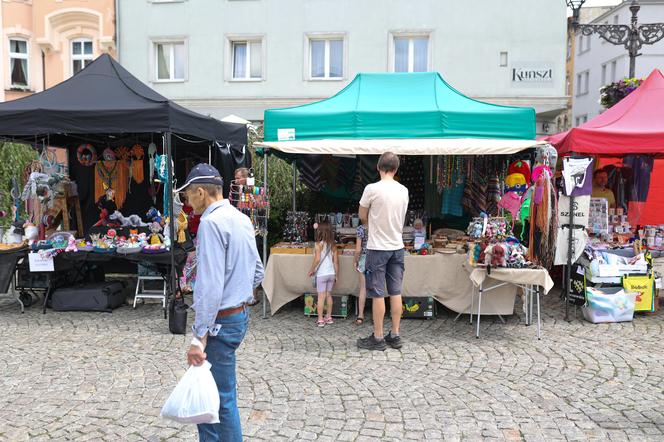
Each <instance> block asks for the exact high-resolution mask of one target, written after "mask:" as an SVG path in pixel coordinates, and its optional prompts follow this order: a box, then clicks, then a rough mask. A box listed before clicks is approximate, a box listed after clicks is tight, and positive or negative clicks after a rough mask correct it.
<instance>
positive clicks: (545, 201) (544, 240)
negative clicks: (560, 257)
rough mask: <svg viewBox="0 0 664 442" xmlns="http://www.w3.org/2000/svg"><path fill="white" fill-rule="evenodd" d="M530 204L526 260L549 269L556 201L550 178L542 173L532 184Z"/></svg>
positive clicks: (556, 224) (551, 262)
mask: <svg viewBox="0 0 664 442" xmlns="http://www.w3.org/2000/svg"><path fill="white" fill-rule="evenodd" d="M533 187H534V192H533V198H532V200H531V203H530V236H529V246H528V258H529V259H530V261H532V262H534V263H535V264H538V265H541V266H542V267H544V268H547V269H550V268H551V266H552V265H553V261H554V258H555V249H556V238H557V233H558V216H557V214H558V201H557V196H556V192H555V188H554V186H553V183H552V177H551V176H550V175H549V174H548V173H542V174H541V175H540V176H539V177H538V179H537V181H535V182H534V183H533Z"/></svg>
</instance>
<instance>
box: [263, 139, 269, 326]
mask: <svg viewBox="0 0 664 442" xmlns="http://www.w3.org/2000/svg"><path fill="white" fill-rule="evenodd" d="M268 158H269V151H268V150H267V149H265V155H263V186H265V194H266V195H268V196H269V192H268V189H269V183H268V181H269V180H268V178H267V171H268V170H267V162H268ZM265 216H267V218H268V220H269V219H270V209H269V208H268V209H267V213H266V214H265ZM265 224H266V226H267V221H266V222H265ZM267 235H268V233H267V229H266V232H265V236H263V267H264V268H267ZM265 318H267V296H265V289H263V319H265Z"/></svg>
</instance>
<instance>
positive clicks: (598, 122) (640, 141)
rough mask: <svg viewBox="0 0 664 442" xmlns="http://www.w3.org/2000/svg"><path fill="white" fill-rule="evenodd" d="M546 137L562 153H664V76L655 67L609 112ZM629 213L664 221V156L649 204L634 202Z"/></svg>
mask: <svg viewBox="0 0 664 442" xmlns="http://www.w3.org/2000/svg"><path fill="white" fill-rule="evenodd" d="M546 140H547V141H549V142H550V143H551V144H553V145H554V146H555V147H556V149H557V150H558V153H559V154H561V155H564V154H569V153H572V152H574V153H577V154H588V155H595V156H601V157H609V158H620V157H622V156H624V155H629V154H642V155H656V156H664V75H663V74H662V72H661V71H659V70H658V69H655V70H654V71H652V73H651V74H650V76H648V78H647V79H646V81H644V82H643V84H642V85H641V86H640V87H639V88H638V89H636V90H635V91H634V92H632V93H631V94H629V95H628V96H627V97H625V98H624V99H622V100H621V101H620V102H619V103H618V104H616V105H615V106H613V107H611V108H610V109H608V110H607V111H606V112H604V113H602V114H600V115H598V116H597V117H595V118H593V119H592V120H590V121H588V122H587V123H584V124H582V125H581V126H579V127H575V128H573V129H571V130H568V131H567V132H562V133H559V134H556V135H552V136H550V137H547V138H546ZM603 161H606V162H607V163H615V161H611V160H608V159H607V160H600V163H602V162H603ZM629 212H630V221H631V222H632V223H633V224H635V223H638V224H664V159H656V160H655V164H654V168H653V171H652V174H651V179H650V190H649V192H648V199H647V200H646V202H645V204H644V203H636V204H635V205H634V207H632V203H630V210H629Z"/></svg>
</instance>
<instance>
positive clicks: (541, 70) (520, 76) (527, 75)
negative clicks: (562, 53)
mask: <svg viewBox="0 0 664 442" xmlns="http://www.w3.org/2000/svg"><path fill="white" fill-rule="evenodd" d="M552 82H553V67H551V65H549V64H541V63H538V64H521V65H512V83H519V84H523V83H552Z"/></svg>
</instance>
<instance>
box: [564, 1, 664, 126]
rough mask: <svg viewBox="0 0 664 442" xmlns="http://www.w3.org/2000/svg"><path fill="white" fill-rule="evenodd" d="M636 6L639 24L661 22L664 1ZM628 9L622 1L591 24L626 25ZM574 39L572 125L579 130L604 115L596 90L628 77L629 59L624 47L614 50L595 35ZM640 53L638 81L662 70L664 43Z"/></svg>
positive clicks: (661, 42) (663, 18) (637, 67)
mask: <svg viewBox="0 0 664 442" xmlns="http://www.w3.org/2000/svg"><path fill="white" fill-rule="evenodd" d="M639 3H640V4H641V10H640V11H639V16H638V17H639V23H641V24H645V23H661V22H664V0H641V1H640V2H639ZM629 5H630V1H623V2H622V3H621V4H620V5H618V6H616V7H615V8H611V9H609V10H608V11H605V12H604V13H602V14H600V15H598V16H597V17H596V18H595V19H594V20H591V21H590V23H594V24H602V23H605V24H625V25H629V23H630V19H631V16H632V13H631V11H630V10H629ZM583 9H585V8H583ZM583 9H582V11H583ZM581 22H582V23H588V22H586V21H583V20H581ZM575 38H576V49H575V54H574V76H573V82H574V97H573V106H572V114H573V121H572V125H573V126H578V125H579V124H583V123H585V122H586V121H588V120H590V119H592V118H593V117H596V116H597V115H599V114H600V113H601V112H603V110H604V109H603V108H602V106H601V105H600V104H599V99H600V93H599V90H600V88H601V87H602V86H604V85H607V84H610V83H613V82H615V81H618V80H621V79H623V78H625V77H627V76H628V75H629V55H628V53H627V49H625V47H624V46H615V45H613V44H611V43H608V42H606V41H604V40H603V39H601V38H600V37H599V36H597V35H592V36H582V35H577V36H576V37H575ZM640 53H641V55H640V56H639V57H637V59H636V76H637V77H646V76H648V74H650V72H652V70H653V69H664V41H660V42H658V43H656V44H654V45H651V46H647V45H644V46H643V48H642V49H641V51H640Z"/></svg>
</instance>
